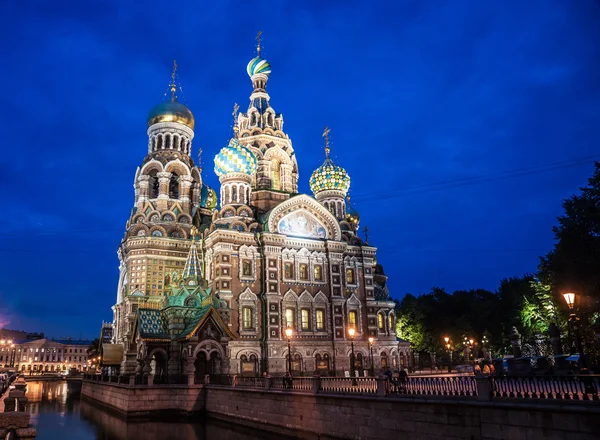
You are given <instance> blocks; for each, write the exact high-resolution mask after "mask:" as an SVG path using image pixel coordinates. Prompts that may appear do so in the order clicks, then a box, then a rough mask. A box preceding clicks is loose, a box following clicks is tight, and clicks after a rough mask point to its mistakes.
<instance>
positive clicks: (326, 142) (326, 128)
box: [323, 127, 331, 158]
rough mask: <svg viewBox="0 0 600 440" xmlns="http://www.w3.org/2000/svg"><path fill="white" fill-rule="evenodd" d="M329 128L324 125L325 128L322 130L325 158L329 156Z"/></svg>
mask: <svg viewBox="0 0 600 440" xmlns="http://www.w3.org/2000/svg"><path fill="white" fill-rule="evenodd" d="M330 131H331V130H330V129H329V127H325V130H323V139H325V156H326V157H327V158H329V151H330V149H329V132H330Z"/></svg>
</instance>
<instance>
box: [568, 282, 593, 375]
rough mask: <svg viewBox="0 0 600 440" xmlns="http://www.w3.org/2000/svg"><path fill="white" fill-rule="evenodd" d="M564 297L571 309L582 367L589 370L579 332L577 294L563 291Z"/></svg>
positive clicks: (571, 319) (570, 321) (572, 324)
mask: <svg viewBox="0 0 600 440" xmlns="http://www.w3.org/2000/svg"><path fill="white" fill-rule="evenodd" d="M563 298H564V299H565V302H566V303H567V306H568V307H569V310H570V311H571V314H570V315H569V323H570V324H571V327H572V329H573V332H574V333H575V344H576V345H577V351H578V352H579V361H580V364H579V365H580V367H581V369H582V370H584V369H585V370H587V362H586V360H585V354H584V353H583V345H582V344H581V335H580V334H579V318H578V317H577V314H576V313H575V299H576V297H575V294H574V293H573V292H567V293H563Z"/></svg>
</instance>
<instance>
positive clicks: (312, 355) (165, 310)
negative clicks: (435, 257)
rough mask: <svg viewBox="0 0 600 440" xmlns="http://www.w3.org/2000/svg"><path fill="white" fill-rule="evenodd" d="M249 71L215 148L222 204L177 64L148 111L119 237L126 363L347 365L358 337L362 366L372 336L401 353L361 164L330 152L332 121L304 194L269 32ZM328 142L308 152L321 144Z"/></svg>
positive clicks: (132, 367)
mask: <svg viewBox="0 0 600 440" xmlns="http://www.w3.org/2000/svg"><path fill="white" fill-rule="evenodd" d="M247 72H248V75H249V76H250V78H251V81H252V86H253V90H252V93H251V95H250V104H249V106H248V109H247V110H246V111H245V112H239V111H238V107H237V105H236V106H235V109H234V114H233V115H234V124H233V125H234V127H233V136H232V138H231V139H230V140H229V142H228V143H227V145H226V146H225V147H223V148H222V149H221V150H220V151H219V152H218V154H217V155H216V157H215V159H214V170H215V173H216V174H217V175H218V176H219V181H220V184H221V186H220V189H219V191H218V193H219V202H220V203H219V205H218V206H217V202H218V201H217V193H216V192H215V191H214V190H213V189H211V188H209V187H208V186H207V185H206V184H205V183H204V182H203V179H202V169H201V167H200V166H199V165H198V164H196V163H194V160H193V159H192V140H193V138H194V136H195V135H196V134H197V133H199V134H200V136H201V135H202V132H203V131H204V130H210V129H212V127H205V126H202V122H201V121H202V118H200V123H199V124H198V125H196V119H195V118H194V115H193V114H192V112H191V111H190V110H189V108H188V107H187V106H185V105H184V104H182V103H181V102H179V99H178V91H179V86H178V82H177V77H176V69H174V71H173V76H172V81H171V84H170V94H169V95H170V96H169V99H168V100H167V101H165V102H162V103H160V104H159V105H157V106H156V107H155V108H154V109H152V111H151V112H150V115H149V118H148V131H147V133H148V145H147V155H146V157H145V159H144V160H143V162H142V163H141V165H140V167H139V168H138V169H137V171H136V174H135V178H134V188H135V204H134V207H133V209H132V211H131V215H130V218H129V220H128V221H127V224H126V231H125V236H124V238H123V241H122V243H121V245H120V247H119V250H118V256H119V261H120V266H119V269H120V279H119V283H118V288H117V300H116V304H115V306H114V307H113V312H114V321H113V332H114V333H113V343H114V345H117V346H119V347H120V351H119V353H122V354H121V355H120V358H119V361H120V367H121V372H122V373H125V374H132V373H134V372H137V373H140V372H142V371H143V372H144V373H153V374H155V375H158V376H167V375H168V376H175V375H184V374H191V373H195V374H196V376H197V377H203V376H204V374H206V373H209V374H210V373H216V374H219V373H232V374H235V373H244V374H258V373H261V372H269V373H274V374H278V373H279V374H282V373H283V372H285V371H286V370H287V369H288V368H291V369H292V370H294V372H295V373H296V374H313V373H320V374H327V373H329V374H343V372H344V371H349V370H351V364H350V362H351V361H350V359H351V353H352V350H354V353H355V357H354V367H355V369H356V370H357V372H358V373H359V374H362V373H363V372H364V371H366V370H367V369H368V368H370V365H369V362H370V353H371V350H370V348H371V347H370V345H369V341H368V340H369V338H370V337H371V338H373V339H374V342H373V346H372V348H373V357H374V363H375V367H376V368H377V369H380V368H384V369H385V368H387V367H392V368H393V367H398V366H399V365H400V362H401V360H404V359H408V346H407V344H405V343H403V344H400V346H399V344H398V341H397V338H396V333H395V325H396V316H395V312H394V302H393V301H392V300H391V299H390V297H389V292H388V289H387V277H386V276H385V274H384V272H383V268H382V267H381V265H379V264H378V263H377V261H376V248H375V247H373V246H370V245H369V243H368V239H367V237H365V239H362V238H360V237H359V235H358V232H359V221H360V216H359V214H358V213H357V212H356V211H355V210H354V209H352V207H351V206H350V205H349V199H348V198H347V195H348V190H349V188H350V177H349V175H348V173H347V172H346V171H345V170H344V169H343V168H342V167H340V166H339V165H337V164H336V163H334V161H333V160H332V158H331V155H330V151H331V150H330V142H329V130H328V129H327V130H325V133H324V138H325V142H324V145H323V147H324V150H325V155H324V156H325V161H324V162H323V164H322V165H321V166H320V167H318V168H317V169H316V170H315V171H314V172H313V173H312V175H311V177H310V188H311V191H312V192H313V195H314V197H312V196H309V195H305V194H298V178H299V170H298V164H297V161H296V154H297V152H296V151H295V150H294V148H293V147H292V142H291V139H290V138H289V136H288V135H287V134H286V133H285V131H284V130H283V122H284V120H283V115H282V114H281V113H277V112H276V111H275V110H274V108H273V107H272V106H271V101H270V96H269V94H268V93H267V91H266V84H267V81H268V79H269V77H270V74H271V67H270V65H269V63H268V62H267V61H266V60H265V59H264V58H262V57H261V56H260V45H259V47H258V56H257V57H255V58H254V59H252V60H251V61H250V62H249V63H248V66H247ZM313 128H314V127H313ZM318 144H319V142H315V145H314V146H311V147H305V148H304V149H303V150H302V151H300V152H299V153H300V154H310V155H315V154H316V152H317V151H318V150H319V149H321V148H322V147H320V146H319V145H318ZM287 329H291V331H292V336H291V338H290V340H289V343H288V338H287V336H286V330H287ZM350 329H353V330H354V336H353V337H351V336H350V335H351V332H350V331H349V330H350ZM288 347H291V353H289V352H288ZM111 351H112V352H113V353H114V352H116V350H114V347H111ZM288 356H289V357H288ZM288 361H289V363H288ZM113 362H115V361H114V360H113Z"/></svg>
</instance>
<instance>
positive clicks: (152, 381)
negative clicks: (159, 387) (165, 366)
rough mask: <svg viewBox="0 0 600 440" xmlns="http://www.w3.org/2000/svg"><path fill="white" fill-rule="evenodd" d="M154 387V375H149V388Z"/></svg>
mask: <svg viewBox="0 0 600 440" xmlns="http://www.w3.org/2000/svg"><path fill="white" fill-rule="evenodd" d="M152 385H154V374H149V375H148V386H149V387H151V386H152Z"/></svg>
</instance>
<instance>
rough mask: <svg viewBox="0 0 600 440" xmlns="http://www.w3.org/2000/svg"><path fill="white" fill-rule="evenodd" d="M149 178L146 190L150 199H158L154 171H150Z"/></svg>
mask: <svg viewBox="0 0 600 440" xmlns="http://www.w3.org/2000/svg"><path fill="white" fill-rule="evenodd" d="M159 139H160V138H159ZM149 177H150V178H149V179H148V189H149V190H150V198H151V199H155V198H157V197H158V192H159V190H160V185H159V183H158V177H156V170H152V171H150V174H149Z"/></svg>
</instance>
